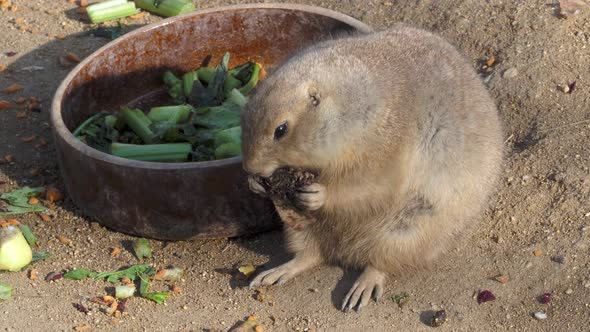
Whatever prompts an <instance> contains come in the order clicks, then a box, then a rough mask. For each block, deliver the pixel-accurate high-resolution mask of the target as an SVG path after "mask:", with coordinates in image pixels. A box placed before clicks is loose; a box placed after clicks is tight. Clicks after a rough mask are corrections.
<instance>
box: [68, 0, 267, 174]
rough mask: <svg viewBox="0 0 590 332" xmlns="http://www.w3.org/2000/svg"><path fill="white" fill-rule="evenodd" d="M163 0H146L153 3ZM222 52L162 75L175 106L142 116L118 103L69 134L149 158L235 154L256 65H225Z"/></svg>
mask: <svg viewBox="0 0 590 332" xmlns="http://www.w3.org/2000/svg"><path fill="white" fill-rule="evenodd" d="M166 1H168V0H165V1H152V3H153V5H154V6H155V7H161V6H163V5H164V4H165V3H166ZM229 59H230V54H229V53H227V52H226V53H225V54H224V55H223V57H222V59H221V61H220V63H219V64H218V65H217V66H215V67H201V68H198V69H196V70H193V71H189V72H186V73H184V74H183V75H182V76H177V75H175V74H174V73H173V72H172V71H170V70H167V71H165V72H164V75H163V80H164V84H165V87H166V90H167V92H168V94H169V96H170V97H171V98H172V100H173V101H174V103H175V104H176V105H169V106H158V107H153V108H151V109H150V110H149V112H148V113H147V115H146V114H145V113H144V112H143V110H141V109H130V108H128V107H122V108H121V110H120V111H119V112H118V113H117V114H116V115H110V114H108V113H105V112H101V113H99V114H96V115H94V116H93V117H91V118H90V119H88V120H86V121H84V123H83V124H82V125H81V126H80V127H78V128H77V129H76V130H75V131H74V133H75V134H76V137H78V138H79V139H80V140H81V141H83V142H85V143H86V144H87V145H89V146H91V147H93V148H96V149H98V150H100V151H103V152H106V153H110V154H112V155H115V156H118V157H122V158H127V159H135V160H142V161H153V162H183V161H189V160H191V161H205V160H213V159H222V158H230V157H234V156H239V155H240V154H241V137H240V136H241V134H240V127H239V126H240V120H241V110H242V108H243V107H244V106H245V104H246V103H247V101H248V99H247V97H246V94H247V93H249V92H250V91H251V90H252V88H253V87H254V86H255V85H256V84H257V82H258V79H259V74H260V72H261V67H260V65H259V64H258V63H256V62H252V61H250V62H246V63H243V64H241V65H238V66H236V67H234V68H231V69H230V68H229V67H228V65H229Z"/></svg>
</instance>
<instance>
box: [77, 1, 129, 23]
mask: <svg viewBox="0 0 590 332" xmlns="http://www.w3.org/2000/svg"><path fill="white" fill-rule="evenodd" d="M138 12H139V10H138V9H137V8H136V7H135V2H133V1H131V2H128V1H127V0H107V1H102V2H100V3H94V4H92V5H90V6H88V7H86V13H88V18H89V19H90V22H92V23H102V22H106V21H113V20H116V19H120V18H123V17H127V16H130V15H134V14H137V13H138Z"/></svg>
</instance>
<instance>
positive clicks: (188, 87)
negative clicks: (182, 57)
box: [182, 71, 198, 96]
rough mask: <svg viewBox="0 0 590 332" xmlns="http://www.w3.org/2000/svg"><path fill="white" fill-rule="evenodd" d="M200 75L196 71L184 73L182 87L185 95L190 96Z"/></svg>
mask: <svg viewBox="0 0 590 332" xmlns="http://www.w3.org/2000/svg"><path fill="white" fill-rule="evenodd" d="M197 77H198V75H197V72H196V71H189V72H188V73H186V74H184V75H182V87H183V89H184V95H185V96H190V95H191V92H192V91H193V82H194V81H195V80H196V79H197Z"/></svg>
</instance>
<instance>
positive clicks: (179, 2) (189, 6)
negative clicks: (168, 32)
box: [135, 0, 195, 17]
mask: <svg viewBox="0 0 590 332" xmlns="http://www.w3.org/2000/svg"><path fill="white" fill-rule="evenodd" d="M135 2H136V3H137V7H139V8H141V9H144V10H147V11H148V12H151V13H154V14H157V15H160V16H165V17H171V16H176V15H181V14H188V13H190V12H192V11H194V10H195V5H194V4H193V3H192V2H190V1H186V0H135Z"/></svg>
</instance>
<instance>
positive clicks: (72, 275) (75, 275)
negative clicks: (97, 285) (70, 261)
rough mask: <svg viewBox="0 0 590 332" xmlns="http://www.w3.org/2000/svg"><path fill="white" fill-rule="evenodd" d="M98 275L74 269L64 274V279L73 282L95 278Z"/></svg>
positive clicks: (86, 270)
mask: <svg viewBox="0 0 590 332" xmlns="http://www.w3.org/2000/svg"><path fill="white" fill-rule="evenodd" d="M96 275H97V274H96V273H94V272H92V271H90V270H88V269H73V270H72V271H70V272H67V273H64V275H63V277H64V278H66V279H71V280H82V279H85V278H94V277H96Z"/></svg>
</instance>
